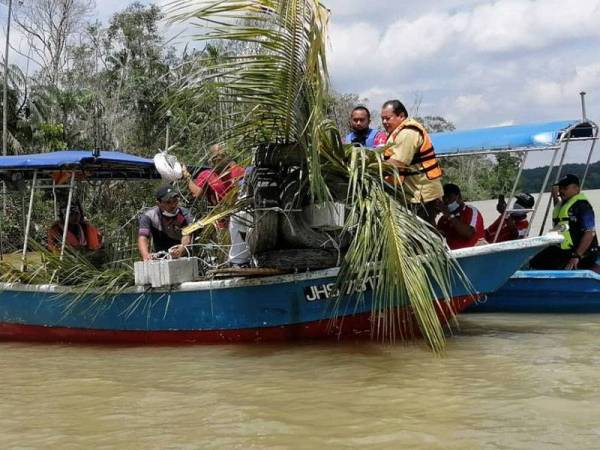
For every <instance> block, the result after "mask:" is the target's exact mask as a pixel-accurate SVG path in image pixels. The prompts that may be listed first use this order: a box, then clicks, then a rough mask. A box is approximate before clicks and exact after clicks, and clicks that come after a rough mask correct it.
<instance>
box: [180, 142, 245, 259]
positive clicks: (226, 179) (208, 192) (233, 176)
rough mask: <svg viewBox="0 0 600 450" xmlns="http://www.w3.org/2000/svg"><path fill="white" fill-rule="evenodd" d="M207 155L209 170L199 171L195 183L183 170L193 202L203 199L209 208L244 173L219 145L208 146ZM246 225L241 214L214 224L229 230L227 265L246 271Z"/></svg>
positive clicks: (231, 187) (239, 179)
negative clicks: (204, 198) (208, 156)
mask: <svg viewBox="0 0 600 450" xmlns="http://www.w3.org/2000/svg"><path fill="white" fill-rule="evenodd" d="M209 152H210V162H211V165H212V169H204V170H202V171H200V173H199V174H198V176H197V177H196V179H195V180H194V179H193V178H192V176H191V175H190V173H189V172H188V171H187V169H186V168H184V170H183V178H184V179H185V180H186V181H187V186H188V189H189V190H190V192H191V193H192V196H193V197H194V198H198V197H203V196H204V197H206V199H207V200H208V202H209V203H210V204H211V205H212V206H217V205H218V204H219V202H220V201H221V200H223V198H224V197H225V196H226V195H227V194H228V193H229V191H231V189H233V187H234V186H236V184H239V183H241V182H242V181H243V178H244V175H245V173H246V170H245V169H244V168H243V167H241V166H238V165H237V164H236V163H235V162H233V161H232V160H231V159H229V158H228V157H227V155H226V154H225V149H224V148H223V147H222V146H221V145H219V144H215V145H213V146H211V147H210V149H209ZM247 222H248V220H247V219H246V218H245V215H244V214H243V212H241V211H240V212H238V213H236V214H233V216H232V217H231V218H229V219H223V220H219V221H218V222H217V223H216V226H217V227H218V228H220V229H224V228H228V229H229V236H230V238H231V247H230V248H229V258H228V261H229V263H230V264H231V265H232V266H237V267H246V266H248V265H249V263H250V250H249V249H248V245H247V244H246V232H247V230H248V223H247Z"/></svg>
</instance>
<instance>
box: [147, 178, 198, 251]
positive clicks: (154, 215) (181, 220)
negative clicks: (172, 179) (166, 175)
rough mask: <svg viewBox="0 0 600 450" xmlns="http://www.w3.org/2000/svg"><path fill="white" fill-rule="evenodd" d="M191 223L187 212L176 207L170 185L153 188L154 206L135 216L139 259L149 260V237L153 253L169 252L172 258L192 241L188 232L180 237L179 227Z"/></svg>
mask: <svg viewBox="0 0 600 450" xmlns="http://www.w3.org/2000/svg"><path fill="white" fill-rule="evenodd" d="M191 223H193V219H192V216H191V215H190V212H189V211H188V210H187V209H185V208H180V207H179V193H178V192H177V191H176V190H175V189H174V188H173V187H172V186H169V185H165V186H161V187H160V188H159V189H158V191H156V206H155V207H153V208H150V209H148V210H146V211H144V213H143V214H142V215H140V218H139V224H140V226H139V231H138V249H139V251H140V255H141V257H142V259H143V260H144V261H148V260H151V259H152V253H151V251H150V240H152V247H153V248H154V251H155V252H159V251H169V252H170V254H171V256H172V257H174V258H179V257H181V256H182V255H183V254H184V252H185V246H186V245H189V244H190V243H191V242H192V237H191V235H188V236H183V237H182V236H181V229H182V228H185V227H186V226H187V225H189V224H191Z"/></svg>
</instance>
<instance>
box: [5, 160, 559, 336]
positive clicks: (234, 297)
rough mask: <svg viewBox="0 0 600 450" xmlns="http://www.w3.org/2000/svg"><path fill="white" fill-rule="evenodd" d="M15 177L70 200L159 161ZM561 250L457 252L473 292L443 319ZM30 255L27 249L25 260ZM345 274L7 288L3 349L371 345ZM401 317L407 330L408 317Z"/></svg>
mask: <svg viewBox="0 0 600 450" xmlns="http://www.w3.org/2000/svg"><path fill="white" fill-rule="evenodd" d="M15 171H19V174H20V176H21V177H23V178H24V179H29V180H31V184H32V187H33V186H35V184H36V180H37V181H38V182H39V180H42V181H43V180H48V174H51V175H55V174H56V173H57V171H60V172H61V173H62V172H64V173H66V179H67V180H70V183H69V184H68V185H65V186H66V187H68V186H70V187H71V189H70V192H72V187H73V185H74V182H75V178H76V173H77V174H79V176H86V177H88V178H90V177H96V178H100V179H105V178H109V179H115V178H120V179H131V178H142V179H144V178H145V179H147V178H153V177H158V174H157V173H156V171H155V168H154V166H153V162H152V160H148V159H144V158H138V157H133V156H131V155H127V154H124V153H119V152H102V154H101V155H99V154H93V153H92V152H86V151H68V152H56V153H53V154H41V155H24V156H15V157H6V158H0V176H4V175H6V174H10V173H11V172H15ZM31 191H32V192H33V189H31ZM31 195H33V194H31ZM32 198H33V197H32ZM69 198H71V197H70V196H69ZM66 220H68V218H67V219H66ZM28 222H29V221H28ZM26 228H27V229H28V228H29V225H27V227H26ZM27 229H26V232H27ZM560 240H561V237H560V236H558V235H557V234H549V235H546V236H541V237H537V238H531V239H526V240H523V241H518V242H507V243H499V244H493V245H486V246H480V247H475V248H470V249H461V250H456V251H453V252H452V255H453V256H454V257H455V259H456V261H457V262H458V264H459V265H460V267H461V268H462V270H463V272H464V274H465V275H466V277H467V278H468V280H469V281H470V283H471V285H472V286H471V287H469V288H468V289H467V288H466V287H465V283H464V280H459V279H454V280H453V282H452V290H451V298H450V299H448V300H444V299H441V298H440V299H439V301H438V302H437V303H436V305H437V311H438V313H439V315H440V316H445V317H448V315H449V314H448V313H449V311H450V310H451V309H452V310H453V311H454V312H456V313H458V312H460V311H462V310H463V309H465V308H466V307H467V306H469V305H470V304H471V303H473V302H474V301H475V300H476V298H478V296H480V295H484V294H489V293H491V292H493V291H495V290H496V289H497V288H498V287H500V286H501V285H502V284H504V283H505V282H506V280H507V279H508V277H509V276H510V275H512V274H513V273H514V272H515V270H517V269H518V268H519V267H520V266H521V265H522V264H523V263H524V262H526V261H527V260H528V259H529V258H531V257H532V256H533V255H534V254H535V253H536V252H538V251H539V250H540V249H541V248H543V247H545V246H547V245H550V244H553V243H556V242H559V241H560ZM25 250H26V248H25V246H24V249H23V256H24V257H25V255H26V252H25ZM338 271H339V269H338V268H333V269H327V270H318V271H312V272H306V273H298V274H286V275H277V276H263V277H259V278H242V277H237V278H235V277H234V278H230V279H224V280H204V281H194V282H187V283H182V284H181V285H177V286H174V287H171V288H169V289H147V288H144V287H140V286H137V287H131V288H129V289H126V290H124V291H122V292H120V293H119V294H115V295H112V296H101V295H99V293H94V292H86V293H85V294H84V295H81V294H79V293H78V292H76V291H75V290H74V289H73V288H69V287H65V286H58V285H27V284H19V283H17V284H12V283H11V284H7V283H2V284H0V339H10V340H28V341H59V342H90V343H131V344H186V343H218V342H254V341H277V340H290V339H307V338H324V337H340V336H351V337H359V336H368V335H370V333H371V330H372V321H371V307H372V295H373V293H372V290H371V285H372V282H369V283H367V285H364V286H357V287H356V291H358V292H362V293H363V294H364V295H363V296H362V301H359V302H357V301H356V296H351V295H347V296H344V297H342V298H341V301H340V303H339V304H338V306H337V308H335V307H334V305H335V304H336V301H335V300H336V298H338V295H337V293H336V292H335V281H336V276H337V274H338ZM404 312H406V318H407V319H408V321H409V322H410V320H412V319H411V314H410V311H409V310H408V309H406V311H404ZM406 326H407V327H410V326H411V325H410V324H409V323H407V324H406ZM414 329H416V327H414Z"/></svg>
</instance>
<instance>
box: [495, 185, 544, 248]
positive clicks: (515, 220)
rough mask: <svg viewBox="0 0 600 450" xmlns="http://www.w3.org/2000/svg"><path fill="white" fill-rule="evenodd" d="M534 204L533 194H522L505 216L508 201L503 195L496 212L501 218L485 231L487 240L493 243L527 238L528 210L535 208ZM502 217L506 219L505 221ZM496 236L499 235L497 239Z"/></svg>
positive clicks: (517, 197) (499, 199)
mask: <svg viewBox="0 0 600 450" xmlns="http://www.w3.org/2000/svg"><path fill="white" fill-rule="evenodd" d="M534 204H535V199H534V198H533V196H532V195H531V194H528V193H527V192H521V193H520V194H518V195H517V196H516V198H515V203H514V205H513V207H512V209H513V210H512V211H511V212H510V213H509V214H504V212H505V211H506V201H505V200H504V196H502V195H501V196H500V197H499V198H498V205H496V210H497V211H498V212H499V213H500V216H499V217H498V218H497V219H496V221H495V222H494V223H493V224H491V225H490V226H489V227H488V228H487V229H486V230H485V240H486V241H488V242H489V243H492V242H504V241H512V240H514V239H523V238H524V237H527V230H528V229H529V221H528V220H527V210H528V209H531V208H533V205H534ZM502 217H504V220H503V219H502ZM500 222H502V227H501V228H500V232H498V227H500ZM496 234H497V235H498V237H497V238H496Z"/></svg>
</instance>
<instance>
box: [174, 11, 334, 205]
mask: <svg viewBox="0 0 600 450" xmlns="http://www.w3.org/2000/svg"><path fill="white" fill-rule="evenodd" d="M170 13H171V17H172V20H174V21H191V22H193V23H194V24H195V25H196V26H197V27H198V28H200V29H201V32H200V33H199V34H197V35H195V36H194V39H196V40H198V41H203V42H213V41H220V42H244V43H250V44H252V45H254V46H256V50H255V51H252V52H248V53H247V54H225V55H222V56H221V57H220V58H219V60H217V61H214V59H212V58H211V60H210V61H209V63H208V64H196V65H194V70H191V71H190V72H189V73H188V75H187V77H186V78H185V80H184V82H183V86H182V90H181V92H185V94H186V101H190V95H191V96H192V100H193V99H197V101H198V103H200V102H201V101H202V99H203V98H204V97H205V96H206V95H208V94H212V93H213V92H217V95H218V97H219V103H220V104H223V105H224V106H225V107H224V110H225V111H232V108H231V105H236V109H235V110H234V111H232V112H231V116H230V117H229V118H228V120H227V122H228V123H229V124H230V126H229V127H228V128H227V129H226V130H225V131H224V135H223V136H222V138H223V140H234V141H235V142H236V148H238V149H240V151H245V152H248V151H250V150H251V148H252V147H253V146H256V145H258V144H261V143H273V142H279V143H289V142H297V143H300V144H301V148H302V149H304V150H305V151H306V155H307V159H308V162H309V164H310V169H311V170H310V179H311V191H312V194H313V195H314V196H315V197H316V198H317V199H325V198H327V196H328V195H327V194H328V191H327V186H326V184H325V183H324V180H323V176H322V174H321V170H320V164H319V146H318V145H317V143H318V141H319V139H318V137H317V134H318V133H319V124H321V123H322V122H323V120H324V118H325V116H324V111H325V108H324V101H325V98H326V96H325V94H326V92H328V85H329V81H328V76H327V66H326V62H325V61H326V60H325V47H324V46H325V42H326V29H327V20H328V13H327V10H326V9H325V8H324V7H323V6H322V5H321V4H320V3H319V2H318V1H315V0H248V1H239V0H207V1H202V2H200V3H199V4H198V2H191V1H189V0H180V1H176V2H173V3H172V4H171V12H170ZM209 58H210V56H209Z"/></svg>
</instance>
